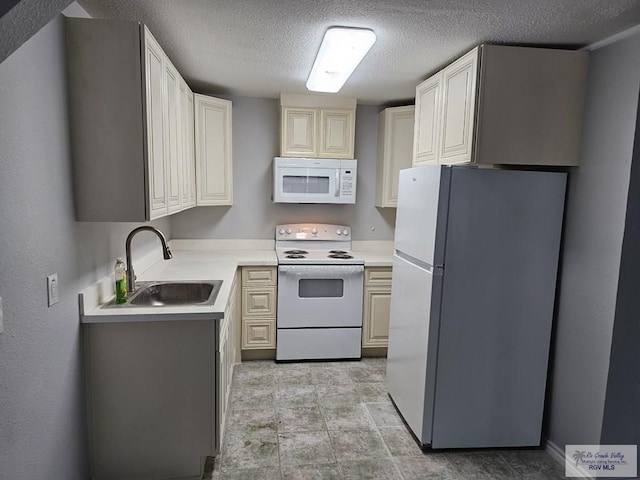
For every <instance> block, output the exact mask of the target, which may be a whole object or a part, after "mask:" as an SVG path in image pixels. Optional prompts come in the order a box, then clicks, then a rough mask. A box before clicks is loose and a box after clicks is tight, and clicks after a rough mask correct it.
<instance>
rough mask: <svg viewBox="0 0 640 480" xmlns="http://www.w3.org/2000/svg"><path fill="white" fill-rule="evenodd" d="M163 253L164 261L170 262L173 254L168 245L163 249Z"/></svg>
mask: <svg viewBox="0 0 640 480" xmlns="http://www.w3.org/2000/svg"><path fill="white" fill-rule="evenodd" d="M163 253H164V259H165V260H170V259H172V258H173V254H172V253H171V249H170V248H169V246H168V245H167V246H166V247H165V248H164V249H163Z"/></svg>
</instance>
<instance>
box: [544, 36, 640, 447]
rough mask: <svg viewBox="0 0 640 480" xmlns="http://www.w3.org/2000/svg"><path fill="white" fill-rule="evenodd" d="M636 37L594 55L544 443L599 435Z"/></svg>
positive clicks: (639, 69) (634, 94)
mask: <svg viewBox="0 0 640 480" xmlns="http://www.w3.org/2000/svg"><path fill="white" fill-rule="evenodd" d="M639 55H640V34H636V35H635V36H632V37H630V38H627V39H624V40H622V41H619V42H617V43H614V44H612V45H609V46H606V47H603V48H601V49H598V50H596V51H594V52H592V54H591V56H590V60H589V62H590V64H589V83H588V91H587V105H586V112H585V115H586V116H585V127H584V134H583V142H582V156H581V159H580V167H579V168H577V169H575V170H574V171H572V173H571V175H570V179H569V190H568V202H567V206H566V211H565V217H566V221H565V234H564V248H563V253H562V257H563V258H562V264H561V277H560V281H559V296H558V304H557V311H558V314H557V327H556V336H555V348H554V354H553V363H552V384H551V392H550V397H549V398H550V404H549V407H550V409H549V410H548V411H547V414H548V422H547V434H548V437H549V440H550V441H551V442H553V443H554V444H555V445H557V446H559V447H560V448H561V449H564V445H565V444H567V443H568V444H597V443H599V442H600V434H601V429H602V421H603V412H604V402H605V392H606V386H607V376H608V371H609V355H610V352H611V338H612V330H613V320H614V312H615V307H616V295H617V289H618V275H619V270H620V258H621V248H622V238H623V233H624V227H625V213H626V206H627V192H628V189H629V175H630V167H631V159H632V150H633V142H634V135H635V125H636V111H637V107H638V90H639V86H640V62H638V58H639Z"/></svg>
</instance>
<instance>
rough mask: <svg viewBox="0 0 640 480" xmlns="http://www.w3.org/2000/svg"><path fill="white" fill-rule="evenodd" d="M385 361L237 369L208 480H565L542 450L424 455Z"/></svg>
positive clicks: (251, 364)
mask: <svg viewBox="0 0 640 480" xmlns="http://www.w3.org/2000/svg"><path fill="white" fill-rule="evenodd" d="M385 365H386V364H385V359H363V360H362V361H360V362H326V363H287V364H276V363H275V362H271V361H260V362H246V363H243V364H242V365H238V366H236V368H235V371H234V376H233V383H232V389H231V399H230V405H229V413H228V415H227V425H226V433H225V439H224V443H223V447H222V453H221V455H220V456H219V457H217V458H216V459H215V462H209V467H208V469H207V470H208V471H207V472H206V473H205V476H204V477H203V478H204V479H206V480H222V479H224V480H228V479H229V480H230V479H234V480H235V479H243V480H244V479H246V480H254V479H255V480H258V479H259V480H271V479H274V480H275V479H277V480H307V479H309V480H311V479H313V480H325V479H332V480H333V479H345V480H352V479H353V480H355V479H375V480H385V479H399V480H402V479H404V480H413V479H421V480H422V479H425V480H427V479H438V480H466V479H474V480H476V479H477V480H481V479H487V480H489V479H491V480H501V479H523V480H543V479H545V480H546V479H561V478H564V477H563V472H562V470H561V468H560V467H559V466H558V465H557V464H556V463H555V462H554V461H553V460H552V459H551V458H550V457H549V456H548V455H547V454H546V453H544V452H543V451H540V450H526V451H523V450H485V451H462V452H458V451H454V452H451V451H450V452H426V453H425V452H422V450H420V448H418V446H417V444H416V442H415V441H414V440H413V438H412V437H411V435H410V434H409V433H408V431H407V429H406V427H405V426H404V424H403V423H402V420H401V418H400V417H399V416H398V414H397V413H396V411H395V408H394V407H393V405H392V404H391V402H390V400H389V397H388V396H387V394H386V388H385V376H386V372H385V371H386V367H385Z"/></svg>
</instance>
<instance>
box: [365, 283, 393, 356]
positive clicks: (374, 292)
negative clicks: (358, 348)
mask: <svg viewBox="0 0 640 480" xmlns="http://www.w3.org/2000/svg"><path fill="white" fill-rule="evenodd" d="M390 309H391V287H390V286H388V287H365V288H364V318H363V322H362V346H363V347H386V346H387V345H388V341H389V312H390Z"/></svg>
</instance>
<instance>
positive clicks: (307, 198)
mask: <svg viewBox="0 0 640 480" xmlns="http://www.w3.org/2000/svg"><path fill="white" fill-rule="evenodd" d="M273 201H274V202H276V203H339V202H340V168H325V167H311V168H306V167H278V168H276V173H275V185H274V196H273Z"/></svg>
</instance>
